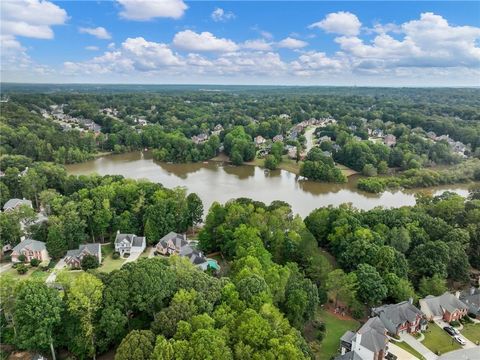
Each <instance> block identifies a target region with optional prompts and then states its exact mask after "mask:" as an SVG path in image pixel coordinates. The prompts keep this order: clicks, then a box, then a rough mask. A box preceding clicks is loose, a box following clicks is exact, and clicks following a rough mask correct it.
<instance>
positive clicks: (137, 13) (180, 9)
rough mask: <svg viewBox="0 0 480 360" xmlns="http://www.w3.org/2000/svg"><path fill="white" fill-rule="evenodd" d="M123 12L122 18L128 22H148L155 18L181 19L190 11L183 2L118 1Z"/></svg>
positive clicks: (172, 0) (170, 0)
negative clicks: (186, 11)
mask: <svg viewBox="0 0 480 360" xmlns="http://www.w3.org/2000/svg"><path fill="white" fill-rule="evenodd" d="M117 1H118V2H119V3H120V4H121V5H122V6H123V10H122V11H121V12H120V17H122V18H124V19H128V20H137V21H147V20H151V19H154V18H159V17H160V18H161V17H164V18H173V19H179V18H181V17H182V16H183V14H184V13H185V10H187V9H188V6H187V5H186V4H185V3H184V2H183V0H117Z"/></svg>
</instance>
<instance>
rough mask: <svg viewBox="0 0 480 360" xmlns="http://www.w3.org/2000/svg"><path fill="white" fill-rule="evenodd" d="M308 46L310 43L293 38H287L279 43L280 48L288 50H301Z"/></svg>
mask: <svg viewBox="0 0 480 360" xmlns="http://www.w3.org/2000/svg"><path fill="white" fill-rule="evenodd" d="M307 45H308V43H307V42H306V41H303V40H298V39H294V38H291V37H287V38H285V39H283V40H281V41H279V42H278V43H277V46H278V47H280V48H287V49H301V48H304V47H305V46H307Z"/></svg>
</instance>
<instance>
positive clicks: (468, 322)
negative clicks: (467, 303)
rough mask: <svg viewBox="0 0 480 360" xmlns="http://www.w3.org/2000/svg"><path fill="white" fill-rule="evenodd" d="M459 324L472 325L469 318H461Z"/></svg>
mask: <svg viewBox="0 0 480 360" xmlns="http://www.w3.org/2000/svg"><path fill="white" fill-rule="evenodd" d="M460 322H461V323H462V324H471V323H473V321H472V319H470V317H468V316H464V317H463V318H461V319H460Z"/></svg>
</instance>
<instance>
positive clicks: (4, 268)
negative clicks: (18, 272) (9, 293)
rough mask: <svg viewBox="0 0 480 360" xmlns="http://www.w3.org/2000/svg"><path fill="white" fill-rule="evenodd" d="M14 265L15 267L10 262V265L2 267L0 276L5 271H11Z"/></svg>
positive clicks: (0, 267)
mask: <svg viewBox="0 0 480 360" xmlns="http://www.w3.org/2000/svg"><path fill="white" fill-rule="evenodd" d="M12 265H13V264H12V263H11V262H10V263H8V264H5V265H2V266H0V274H1V273H3V272H5V271H7V270H9V269H11V268H12Z"/></svg>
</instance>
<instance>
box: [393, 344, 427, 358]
mask: <svg viewBox="0 0 480 360" xmlns="http://www.w3.org/2000/svg"><path fill="white" fill-rule="evenodd" d="M393 343H394V344H395V345H397V346H398V347H399V348H402V349H403V350H405V351H408V352H409V353H410V354H412V355H413V356H415V357H417V358H418V359H420V360H424V359H425V358H424V357H423V356H422V354H420V353H419V352H418V351H417V350H415V349H414V348H412V347H411V346H410V345H408V344H407V343H406V342H405V341H402V342H397V341H394V342H393Z"/></svg>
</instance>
